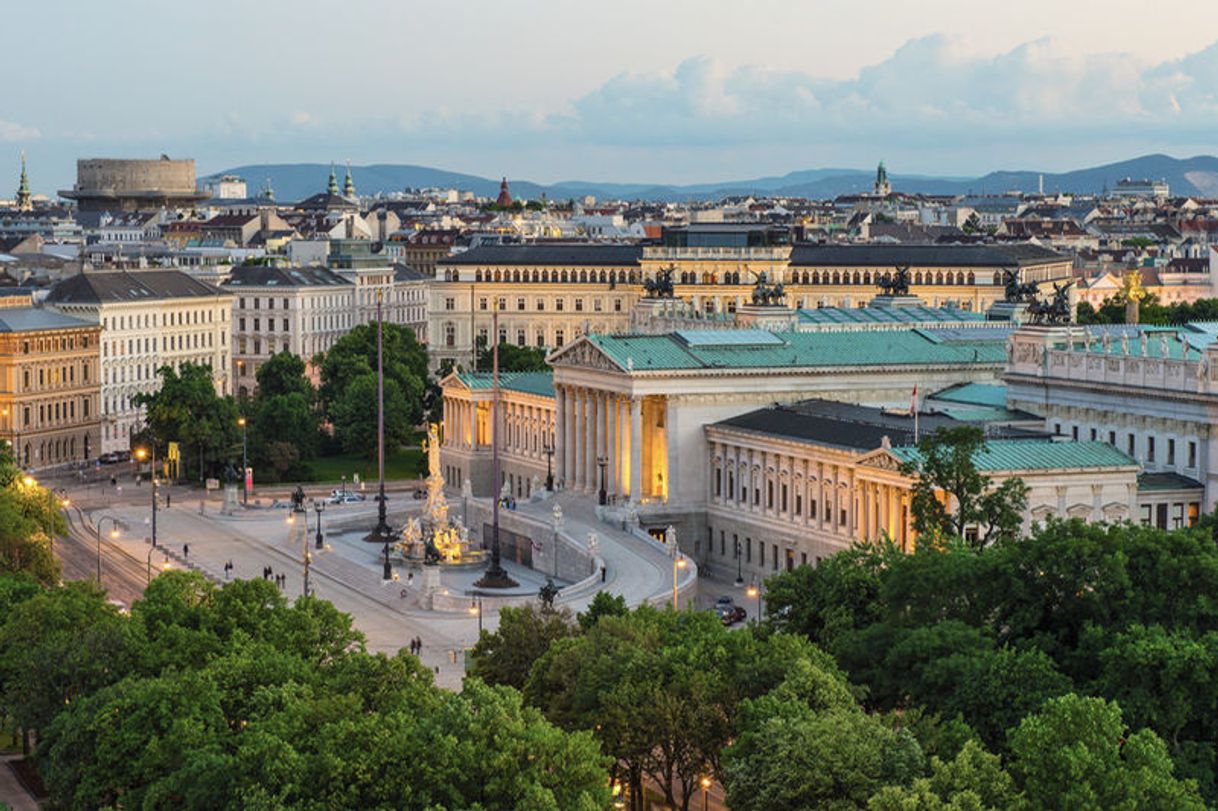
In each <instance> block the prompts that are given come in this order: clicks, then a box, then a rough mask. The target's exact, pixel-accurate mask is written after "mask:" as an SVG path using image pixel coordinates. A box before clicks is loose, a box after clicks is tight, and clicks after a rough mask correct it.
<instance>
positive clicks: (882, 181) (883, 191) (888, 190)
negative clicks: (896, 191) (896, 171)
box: [872, 161, 892, 197]
mask: <svg viewBox="0 0 1218 811" xmlns="http://www.w3.org/2000/svg"><path fill="white" fill-rule="evenodd" d="M872 193H873V194H875V195H876V196H877V197H887V196H888V195H890V194H892V185H891V184H890V183H889V182H888V170H887V169H886V168H884V161H880V165H879V166H878V167H876V170H875V186H873V187H872Z"/></svg>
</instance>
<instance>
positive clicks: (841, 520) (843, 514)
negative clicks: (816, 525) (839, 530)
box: [837, 507, 846, 527]
mask: <svg viewBox="0 0 1218 811" xmlns="http://www.w3.org/2000/svg"><path fill="white" fill-rule="evenodd" d="M837 523H838V524H840V525H841V526H843V527H844V526H846V508H845V507H842V511H841V514H840V515H839V516H838V519H837Z"/></svg>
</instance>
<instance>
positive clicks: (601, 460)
mask: <svg viewBox="0 0 1218 811" xmlns="http://www.w3.org/2000/svg"><path fill="white" fill-rule="evenodd" d="M596 466H597V467H599V468H600V469H601V489H600V490H598V491H597V494H596V503H597V504H599V505H601V506H602V507H604V506H605V504H606V503H607V502H608V501H609V498H608V496H607V495H606V494H605V468H606V467H608V466H609V457H608V456H598V457H596Z"/></svg>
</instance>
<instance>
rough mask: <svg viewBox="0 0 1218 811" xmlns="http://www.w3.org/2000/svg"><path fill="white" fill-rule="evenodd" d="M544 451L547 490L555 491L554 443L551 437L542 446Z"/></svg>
mask: <svg viewBox="0 0 1218 811" xmlns="http://www.w3.org/2000/svg"><path fill="white" fill-rule="evenodd" d="M541 451H542V453H544V454H545V455H546V490H547V491H549V492H551V493H553V492H554V443H552V442H550V440H549V439H547V440H546V441H545V445H543V446H542V449H541Z"/></svg>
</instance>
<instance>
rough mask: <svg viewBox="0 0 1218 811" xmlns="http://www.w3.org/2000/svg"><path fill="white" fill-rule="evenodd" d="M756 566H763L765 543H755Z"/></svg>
mask: <svg viewBox="0 0 1218 811" xmlns="http://www.w3.org/2000/svg"><path fill="white" fill-rule="evenodd" d="M757 565H758V566H765V541H758V542H757Z"/></svg>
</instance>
